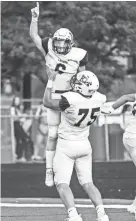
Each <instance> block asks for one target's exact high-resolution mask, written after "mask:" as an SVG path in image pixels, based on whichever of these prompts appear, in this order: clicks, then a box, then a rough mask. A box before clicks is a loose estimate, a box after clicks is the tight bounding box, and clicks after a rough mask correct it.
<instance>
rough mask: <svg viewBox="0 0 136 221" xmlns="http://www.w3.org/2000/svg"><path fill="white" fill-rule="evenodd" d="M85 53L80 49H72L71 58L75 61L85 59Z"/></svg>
mask: <svg viewBox="0 0 136 221" xmlns="http://www.w3.org/2000/svg"><path fill="white" fill-rule="evenodd" d="M86 53H87V51H85V50H84V49H82V48H76V47H73V48H72V49H71V56H72V58H73V59H75V60H77V61H81V60H82V59H83V58H84V57H85V55H86Z"/></svg>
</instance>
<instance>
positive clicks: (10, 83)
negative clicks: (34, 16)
mask: <svg viewBox="0 0 136 221" xmlns="http://www.w3.org/2000/svg"><path fill="white" fill-rule="evenodd" d="M33 7H35V2H21V1H18V2H16V1H14V2H12V1H11V2H2V3H1V29H2V33H1V138H2V139H1V140H2V141H1V144H2V148H1V154H2V158H1V159H2V163H12V162H13V163H14V162H16V160H15V159H16V155H17V156H18V154H17V153H16V143H17V142H20V143H21V145H22V142H24V143H23V145H24V146H27V144H25V142H28V149H29V151H28V153H26V150H25V148H24V150H23V151H24V153H21V157H19V159H20V162H21V161H22V162H31V161H32V162H35V161H41V162H44V158H45V157H44V152H45V145H46V137H47V133H48V130H47V124H46V109H44V108H43V107H42V106H41V103H40V102H41V101H42V97H43V93H44V89H45V86H46V83H47V75H46V72H45V61H44V57H43V56H42V55H41V53H40V52H39V51H38V49H36V47H35V45H34V43H33V42H32V40H31V38H30V36H29V26H30V22H31V8H33ZM38 26H39V35H40V36H41V37H42V38H43V37H45V36H49V35H52V34H53V33H54V32H55V31H56V30H57V29H58V28H60V27H66V28H69V29H70V30H71V31H72V32H73V34H74V36H75V45H76V46H78V47H81V48H84V49H85V50H87V51H88V54H89V62H88V65H87V68H88V69H89V70H91V71H93V72H94V73H95V74H96V75H97V76H98V78H99V80H100V92H102V93H104V94H105V95H106V96H107V99H108V102H114V101H115V99H117V98H118V97H119V96H121V95H122V94H124V93H133V92H136V2H124V1H123V2H121V1H120V2H119V1H118V2H117V1H116V2H99V1H97V2H59V1H58V2H51V1H50V2H48V1H47V2H40V16H39V23H38ZM14 97H19V98H20V105H19V111H20V113H23V115H20V116H19V117H18V119H19V121H20V122H21V125H22V128H23V130H24V132H25V135H24V137H21V138H20V140H19V141H18V140H17V139H16V132H15V130H18V127H17V129H15V128H16V127H15V120H14V117H15V116H14V115H15V109H16V108H15V106H14V104H13V99H14ZM40 108H41V111H40ZM13 109H14V110H13ZM43 109H44V110H43ZM131 109H132V104H128V106H126V107H122V108H120V109H119V110H117V111H116V113H115V115H114V116H110V117H107V118H105V117H103V116H100V117H99V118H98V120H97V122H96V123H95V124H94V125H92V126H91V128H90V139H91V143H92V146H93V148H94V151H93V158H94V161H111V160H122V161H124V160H129V157H128V156H127V153H126V152H125V150H124V146H123V143H122V134H123V131H124V128H125V123H126V122H127V120H128V118H129V117H131V116H130V113H131ZM13 112H14V113H13ZM43 113H44V114H43ZM11 116H12V117H11ZM43 116H44V117H43ZM42 119H44V120H43V121H42ZM25 124H26V126H25ZM24 128H25V129H24ZM39 128H42V129H39ZM41 131H42V132H41ZM20 133H21V134H22V132H20ZM18 136H20V135H17V137H18ZM98 138H99V139H98ZM28 140H29V141H28ZM37 146H38V147H37ZM36 148H37V149H38V150H37V153H35V149H36ZM24 154H25V157H24ZM34 155H35V156H34ZM24 158H25V159H24Z"/></svg>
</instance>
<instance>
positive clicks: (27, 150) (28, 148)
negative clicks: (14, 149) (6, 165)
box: [20, 109, 33, 161]
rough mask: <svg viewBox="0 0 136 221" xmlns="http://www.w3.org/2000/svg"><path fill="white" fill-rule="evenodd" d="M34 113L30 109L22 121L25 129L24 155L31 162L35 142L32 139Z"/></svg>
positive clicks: (26, 111) (23, 138)
mask: <svg viewBox="0 0 136 221" xmlns="http://www.w3.org/2000/svg"><path fill="white" fill-rule="evenodd" d="M32 122H33V117H32V111H31V110H30V109H27V110H25V113H24V114H23V117H22V118H21V119H20V123H21V126H22V129H23V137H22V141H23V142H22V143H23V147H22V154H23V155H24V157H25V159H26V160H27V161H29V160H31V157H32V155H33V142H32V139H31V128H32Z"/></svg>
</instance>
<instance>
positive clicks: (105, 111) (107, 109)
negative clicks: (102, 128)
mask: <svg viewBox="0 0 136 221" xmlns="http://www.w3.org/2000/svg"><path fill="white" fill-rule="evenodd" d="M113 112H114V109H113V107H112V106H110V107H106V106H103V107H101V113H102V114H105V115H108V114H112V113H113Z"/></svg>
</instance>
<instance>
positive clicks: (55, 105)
mask: <svg viewBox="0 0 136 221" xmlns="http://www.w3.org/2000/svg"><path fill="white" fill-rule="evenodd" d="M48 76H49V77H48V83H47V86H46V89H45V92H44V96H43V105H44V106H45V107H47V108H51V109H53V110H60V107H59V101H60V99H53V98H52V88H53V81H54V79H55V77H56V72H55V71H53V70H50V74H49V75H48Z"/></svg>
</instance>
